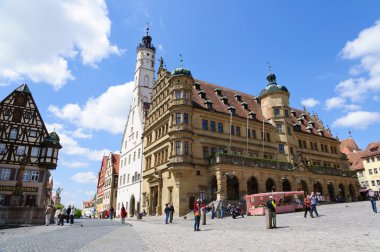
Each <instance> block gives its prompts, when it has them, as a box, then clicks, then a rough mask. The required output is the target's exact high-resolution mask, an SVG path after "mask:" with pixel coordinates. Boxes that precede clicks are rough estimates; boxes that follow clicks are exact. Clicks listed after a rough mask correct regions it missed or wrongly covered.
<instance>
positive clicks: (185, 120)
mask: <svg viewBox="0 0 380 252" xmlns="http://www.w3.org/2000/svg"><path fill="white" fill-rule="evenodd" d="M183 123H184V124H188V123H189V114H187V113H184V114H183Z"/></svg>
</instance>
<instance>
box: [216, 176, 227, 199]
mask: <svg viewBox="0 0 380 252" xmlns="http://www.w3.org/2000/svg"><path fill="white" fill-rule="evenodd" d="M216 181H217V187H218V191H217V192H216V199H217V200H224V199H225V198H227V181H226V176H225V175H224V172H222V171H220V170H217V171H216Z"/></svg>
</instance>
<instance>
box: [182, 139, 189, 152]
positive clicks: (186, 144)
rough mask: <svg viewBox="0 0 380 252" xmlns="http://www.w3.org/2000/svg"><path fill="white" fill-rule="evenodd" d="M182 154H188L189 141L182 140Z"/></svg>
mask: <svg viewBox="0 0 380 252" xmlns="http://www.w3.org/2000/svg"><path fill="white" fill-rule="evenodd" d="M183 154H184V155H189V142H183Z"/></svg>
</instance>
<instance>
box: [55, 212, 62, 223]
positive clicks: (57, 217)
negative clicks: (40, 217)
mask: <svg viewBox="0 0 380 252" xmlns="http://www.w3.org/2000/svg"><path fill="white" fill-rule="evenodd" d="M60 216H61V209H55V214H54V219H55V223H56V224H57V225H59V217H60Z"/></svg>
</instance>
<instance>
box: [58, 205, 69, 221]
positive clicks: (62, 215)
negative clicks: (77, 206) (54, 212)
mask: <svg viewBox="0 0 380 252" xmlns="http://www.w3.org/2000/svg"><path fill="white" fill-rule="evenodd" d="M66 213H67V209H66V208H65V206H62V209H61V214H60V216H59V222H58V225H61V226H63V224H64V222H65V218H66Z"/></svg>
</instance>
